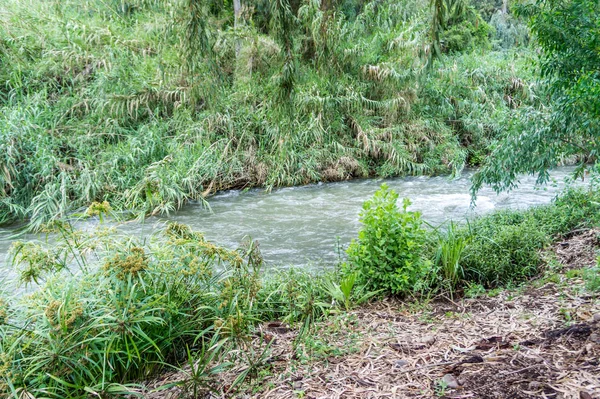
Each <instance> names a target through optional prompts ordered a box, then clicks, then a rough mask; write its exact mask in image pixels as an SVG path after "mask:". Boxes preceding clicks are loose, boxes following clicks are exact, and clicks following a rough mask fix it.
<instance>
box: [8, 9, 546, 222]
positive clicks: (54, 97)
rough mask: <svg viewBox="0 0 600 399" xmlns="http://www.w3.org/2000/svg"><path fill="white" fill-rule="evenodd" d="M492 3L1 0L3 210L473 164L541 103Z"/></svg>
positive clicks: (157, 205)
mask: <svg viewBox="0 0 600 399" xmlns="http://www.w3.org/2000/svg"><path fill="white" fill-rule="evenodd" d="M446 3H448V4H446ZM480 3H481V4H480ZM483 3H485V4H483ZM488 3H489V4H488ZM492 3H493V2H478V3H477V5H478V7H479V8H474V7H472V6H468V4H467V2H464V1H463V2H458V1H454V2H441V3H440V4H436V5H435V7H433V8H432V7H429V5H428V4H427V2H424V1H417V0H405V1H391V0H386V1H363V0H346V1H343V2H342V1H340V2H323V3H322V4H321V2H319V1H315V0H305V1H297V0H295V1H290V2H288V1H285V0H282V1H267V0H256V1H247V2H242V9H241V11H240V12H239V13H238V14H239V15H238V16H237V17H235V15H234V14H235V13H234V10H233V8H232V5H231V4H230V3H228V2H223V1H216V0H215V1H197V0H186V1H183V0H181V1H176V0H172V1H158V0H128V1H123V0H118V1H117V0H110V1H101V0H85V1H71V0H69V1H42V2H40V1H26V0H7V1H5V2H4V4H3V10H2V12H1V13H0V66H1V67H0V223H3V222H4V223H6V222H11V221H17V220H23V219H29V220H30V222H31V225H32V227H35V228H39V227H40V226H41V224H43V223H46V222H48V221H50V220H56V219H58V218H60V217H61V216H64V215H65V214H67V213H69V212H72V211H74V210H76V209H77V208H80V207H87V206H88V205H89V204H90V203H91V202H93V201H99V202H101V201H104V200H107V201H109V202H110V204H111V206H112V207H113V208H114V209H115V210H123V209H128V210H133V211H135V212H136V213H145V214H157V213H164V212H169V211H172V210H174V209H177V208H178V207H180V206H181V205H182V204H183V203H184V202H185V201H186V200H189V199H195V200H197V199H200V198H202V197H203V196H204V195H207V194H210V193H211V192H214V191H215V190H219V189H225V188H235V187H237V188H240V187H248V186H266V187H274V186H281V185H296V184H305V183H308V182H315V181H334V180H341V179H347V178H352V177H364V176H370V175H378V176H392V175H405V174H437V173H449V172H452V171H458V170H460V169H461V168H462V167H463V165H465V163H469V164H473V165H478V164H479V163H480V162H481V161H482V160H483V159H484V157H485V155H486V154H487V153H488V146H489V144H490V142H491V141H492V140H493V139H496V138H499V136H502V134H503V131H504V127H505V122H506V120H507V118H508V116H509V115H510V114H511V113H512V112H513V111H514V110H515V109H518V108H520V107H523V106H526V105H531V106H535V105H536V104H537V103H538V102H539V94H538V93H537V92H536V85H535V81H534V78H533V75H531V72H530V71H529V70H528V69H527V65H529V64H530V61H531V60H532V57H533V55H532V54H533V53H532V52H531V51H530V50H529V49H528V48H527V47H525V46H524V45H526V44H527V43H528V33H527V29H526V27H525V26H524V25H523V24H522V23H519V22H518V21H517V20H516V19H515V17H514V16H512V15H511V14H503V13H502V12H501V11H500V7H498V8H495V10H496V12H494V13H491V11H490V5H492V8H494V7H496V5H494V4H492ZM448 5H449V6H450V7H449V6H448ZM438 8H439V9H438ZM436 10H437V11H436ZM479 10H485V14H484V15H485V18H484V17H483V16H482V15H481V14H480V12H479ZM434 14H435V16H436V18H433V17H434ZM487 18H490V19H489V21H490V22H489V23H488V22H487V21H488V19H487ZM432 21H434V22H436V21H437V22H436V23H435V24H433V25H432ZM432 32H433V33H432ZM432 35H433V37H432ZM432 38H435V39H436V40H433V41H432ZM434 48H435V49H436V50H435V51H434V50H433V49H434ZM434 53H435V54H434ZM433 55H435V56H436V57H435V58H433Z"/></svg>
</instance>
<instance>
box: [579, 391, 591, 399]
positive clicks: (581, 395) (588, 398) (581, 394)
mask: <svg viewBox="0 0 600 399" xmlns="http://www.w3.org/2000/svg"><path fill="white" fill-rule="evenodd" d="M579 398H580V399H593V398H592V395H590V394H589V393H587V392H586V391H580V392H579Z"/></svg>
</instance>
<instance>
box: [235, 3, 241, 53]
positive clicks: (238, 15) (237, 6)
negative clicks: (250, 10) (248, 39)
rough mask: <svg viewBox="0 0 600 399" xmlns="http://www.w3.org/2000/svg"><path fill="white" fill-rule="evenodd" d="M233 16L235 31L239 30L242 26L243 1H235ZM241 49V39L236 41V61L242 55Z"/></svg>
mask: <svg viewBox="0 0 600 399" xmlns="http://www.w3.org/2000/svg"><path fill="white" fill-rule="evenodd" d="M233 15H234V21H233V27H234V28H235V29H237V28H239V26H240V18H241V16H242V1H241V0H233ZM241 47H242V43H241V42H240V39H236V40H235V58H236V59H237V58H238V57H239V55H240V49H241Z"/></svg>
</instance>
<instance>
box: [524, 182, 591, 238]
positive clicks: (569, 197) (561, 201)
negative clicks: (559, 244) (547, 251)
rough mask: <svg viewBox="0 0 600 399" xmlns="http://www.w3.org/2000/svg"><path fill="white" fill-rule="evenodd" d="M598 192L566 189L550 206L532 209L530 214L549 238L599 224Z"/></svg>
mask: <svg viewBox="0 0 600 399" xmlns="http://www.w3.org/2000/svg"><path fill="white" fill-rule="evenodd" d="M599 211H600V191H598V190H595V189H591V190H585V189H582V188H567V189H566V190H564V191H563V192H562V193H561V195H559V196H558V197H557V198H556V199H555V200H554V201H553V202H552V204H550V205H548V206H541V207H536V208H532V209H530V210H528V211H526V212H527V213H530V214H531V215H532V216H533V217H534V218H535V219H536V220H537V221H538V223H539V224H540V226H541V228H543V229H544V231H546V232H547V233H548V234H550V235H551V236H556V235H560V234H566V233H568V232H570V231H572V230H575V229H579V228H587V227H591V226H594V225H596V224H598V223H599V222H600V212H599Z"/></svg>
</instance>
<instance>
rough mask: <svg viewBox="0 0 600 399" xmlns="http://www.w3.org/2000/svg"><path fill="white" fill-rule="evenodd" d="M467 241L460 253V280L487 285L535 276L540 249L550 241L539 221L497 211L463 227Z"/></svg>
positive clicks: (517, 213)
mask: <svg viewBox="0 0 600 399" xmlns="http://www.w3.org/2000/svg"><path fill="white" fill-rule="evenodd" d="M467 229H468V231H466V232H465V233H466V236H467V237H469V239H470V243H469V245H467V246H466V247H465V248H464V251H463V252H462V254H461V261H460V262H461V264H462V267H463V269H464V279H465V280H467V281H471V282H477V283H481V284H484V285H486V286H489V287H495V286H502V285H505V284H508V283H511V282H515V281H523V280H525V279H527V278H530V277H533V276H535V275H537V274H538V273H539V271H540V265H541V263H542V258H541V251H542V250H543V249H544V248H545V247H546V246H547V245H548V244H550V242H551V238H550V236H549V235H548V234H547V233H546V232H545V231H544V230H543V229H540V226H539V223H538V222H537V221H536V220H535V219H534V218H532V217H531V216H528V215H523V214H522V213H520V212H499V213H496V214H493V215H491V216H486V217H483V218H480V219H478V220H476V221H474V222H473V223H471V224H470V225H469V227H467Z"/></svg>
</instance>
